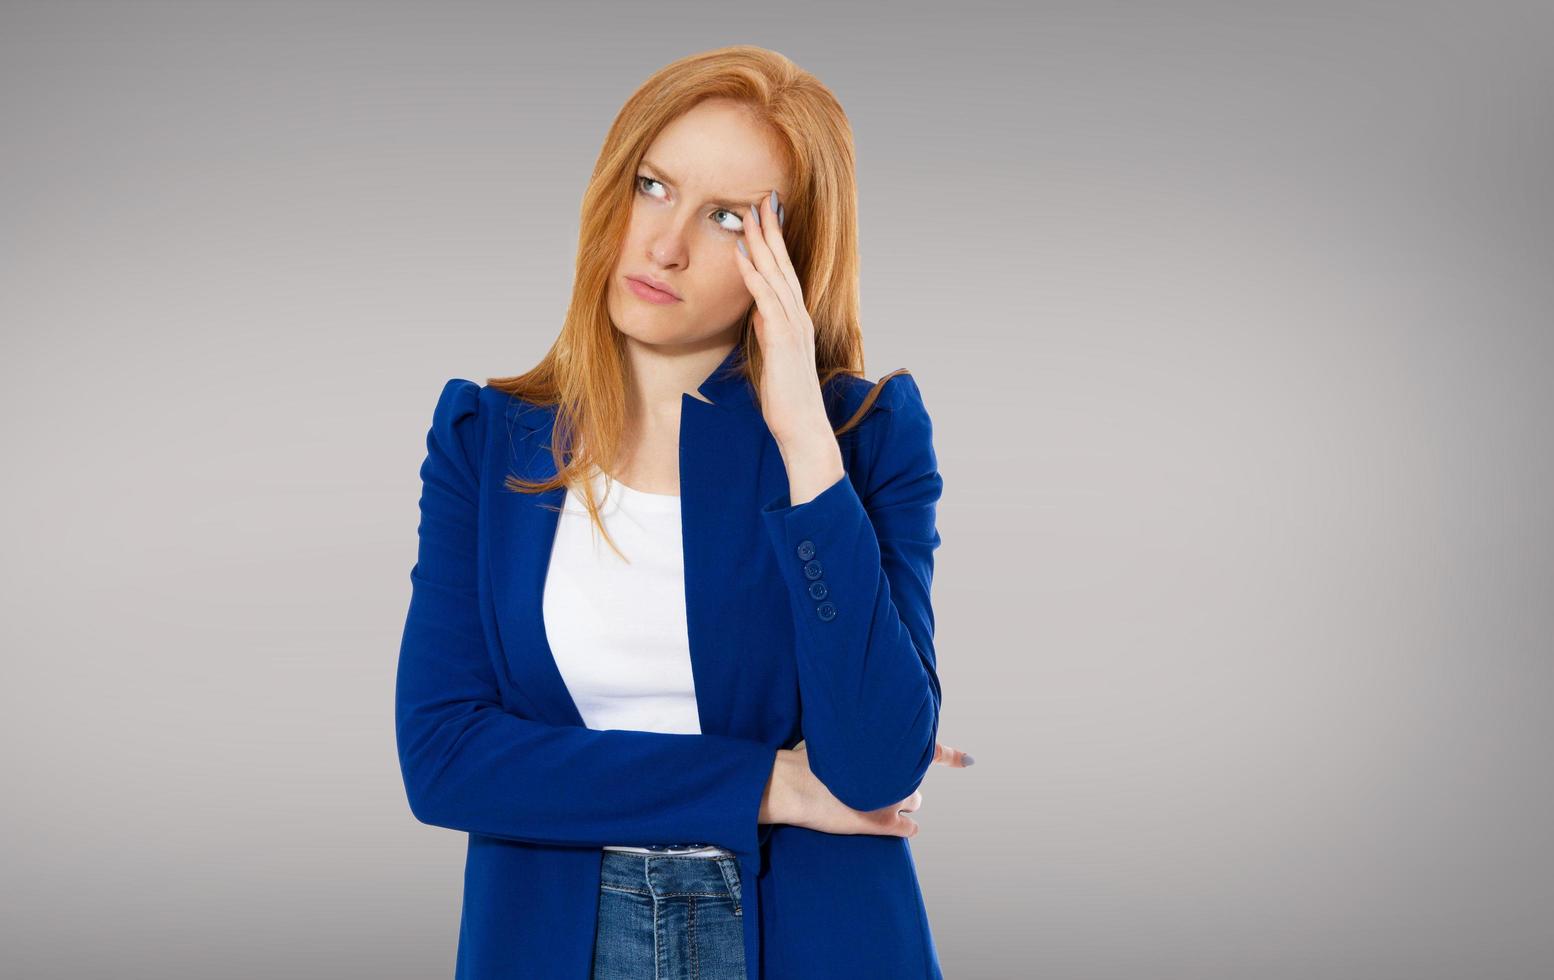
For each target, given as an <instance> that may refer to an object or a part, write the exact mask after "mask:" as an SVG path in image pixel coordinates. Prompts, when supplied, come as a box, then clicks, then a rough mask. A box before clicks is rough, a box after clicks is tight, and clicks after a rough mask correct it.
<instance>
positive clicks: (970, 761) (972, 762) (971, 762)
mask: <svg viewBox="0 0 1554 980" xmlns="http://www.w3.org/2000/svg"><path fill="white" fill-rule="evenodd" d="M961 758H962V759H965V760H966V765H968V766H970V765H975V764H976V761H977V760H975V759H973V758H972V757H971V756H969V755H966V754H965V753H961Z"/></svg>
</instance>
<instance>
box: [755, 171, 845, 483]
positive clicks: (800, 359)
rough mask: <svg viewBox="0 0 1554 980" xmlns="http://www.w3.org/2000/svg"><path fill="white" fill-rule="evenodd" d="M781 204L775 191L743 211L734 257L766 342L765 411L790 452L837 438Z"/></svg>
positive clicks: (770, 426)
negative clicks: (822, 389) (784, 233)
mask: <svg viewBox="0 0 1554 980" xmlns="http://www.w3.org/2000/svg"><path fill="white" fill-rule="evenodd" d="M779 204H780V202H778V200H777V192H776V191H773V192H772V193H770V194H768V195H767V196H765V197H763V198H762V199H761V202H760V203H759V204H757V205H755V206H753V207H751V208H750V209H749V210H748V211H747V212H746V213H745V214H742V215H740V217H742V218H744V221H745V234H744V236H743V237H741V238H739V239H737V241H738V247H736V248H735V249H734V251H735V252H736V253H737V256H736V258H735V260H734V261H735V262H737V263H738V264H739V271H740V274H741V275H743V276H744V279H745V286H746V288H748V289H749V290H750V295H752V296H754V297H755V305H756V312H755V314H754V316H753V317H752V318H751V322H752V325H753V326H754V327H755V335H756V340H757V341H758V342H759V343H760V345H761V414H762V415H763V416H765V418H766V427H767V428H768V429H770V430H771V433H772V437H773V438H774V439H776V440H777V444H778V445H779V446H780V447H782V448H783V450H784V452H785V453H786V452H790V451H794V450H798V449H801V448H803V447H804V446H805V445H806V444H807V443H808V442H809V441H810V440H813V441H814V443H815V444H816V445H821V446H823V445H825V444H826V443H827V442H828V441H834V437H833V435H832V430H831V420H830V418H829V417H828V416H827V415H826V407H825V400H824V398H823V397H822V396H821V393H820V379H819V376H818V375H817V373H816V370H815V324H814V322H813V321H812V320H810V318H809V311H808V310H807V309H806V308H805V306H804V291H803V288H802V287H801V286H800V285H799V277H798V274H797V273H796V272H794V271H793V263H792V262H791V261H790V260H789V258H788V247H787V245H786V244H784V242H783V240H782V218H780V217H779V216H778V213H777V211H776V210H775V208H776V207H777V206H778V205H779ZM783 217H786V215H785V214H784V215H783ZM747 250H748V251H747Z"/></svg>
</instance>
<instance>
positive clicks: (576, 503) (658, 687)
mask: <svg viewBox="0 0 1554 980" xmlns="http://www.w3.org/2000/svg"><path fill="white" fill-rule="evenodd" d="M593 486H594V497H595V499H596V500H599V501H600V507H599V519H600V520H601V521H602V522H603V523H604V525H605V526H606V527H607V528H609V530H610V537H611V538H613V539H614V541H615V545H616V547H618V548H619V549H620V550H621V551H622V552H624V553H625V555H626V558H627V559H629V563H628V562H626V561H622V560H621V558H620V556H619V555H617V554H616V553H615V552H614V551H613V550H611V548H610V546H609V544H607V543H606V542H605V540H604V538H603V537H601V536H600V535H599V532H598V530H597V529H595V528H594V527H593V524H592V522H591V521H590V520H589V517H588V511H587V509H586V508H585V507H584V506H583V502H582V500H581V499H579V498H578V497H577V496H576V495H575V494H574V492H573V491H572V490H571V489H570V488H569V489H568V490H567V494H566V501H565V504H564V506H563V508H562V511H561V513H560V514H559V515H558V519H557V524H556V538H555V544H554V545H553V547H552V549H551V553H550V568H549V571H548V572H547V573H546V577H545V593H544V599H543V608H544V617H545V634H546V637H547V639H548V640H549V643H550V649H551V653H553V654H554V655H555V658H556V666H557V667H558V668H559V669H560V671H561V677H562V679H563V680H564V681H565V682H566V686H567V690H568V692H569V693H570V694H571V695H572V700H573V701H574V702H575V703H576V704H577V710H578V713H579V714H581V715H582V716H583V723H584V724H585V725H587V726H588V727H589V728H593V729H600V730H603V729H607V728H617V729H629V730H634V731H646V732H678V733H689V734H693V735H699V734H701V720H700V718H699V717H698V715H697V713H696V685H695V680H694V678H693V676H692V673H691V650H690V642H689V639H688V636H689V633H688V630H687V627H686V618H685V551H684V546H683V543H682V540H681V527H680V498H679V497H678V496H676V495H674V494H663V493H648V492H646V491H643V490H634V489H632V488H631V487H628V486H626V485H625V484H624V483H621V482H620V481H618V480H610V481H609V483H608V487H606V479H605V476H604V474H603V473H601V472H599V471H598V470H595V472H594V476H593ZM663 844H664V845H676V844H678V842H675V841H665V842H663ZM604 849H605V850H607V851H629V852H632V853H641V854H658V853H665V851H664V850H663V849H661V848H658V847H655V848H646V847H634V846H629V845H624V844H619V845H617V844H610V845H606V846H605V848H604ZM668 852H669V853H674V854H680V855H686V854H694V855H728V854H730V852H729V851H727V850H725V849H723V848H721V847H716V846H699V847H690V846H672V847H671V848H670V850H669V851H668Z"/></svg>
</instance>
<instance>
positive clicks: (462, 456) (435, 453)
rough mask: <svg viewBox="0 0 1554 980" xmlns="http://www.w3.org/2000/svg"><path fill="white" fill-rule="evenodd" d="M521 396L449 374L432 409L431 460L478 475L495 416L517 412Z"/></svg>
mask: <svg viewBox="0 0 1554 980" xmlns="http://www.w3.org/2000/svg"><path fill="white" fill-rule="evenodd" d="M523 404H527V403H523V402H520V400H519V399H517V398H514V397H513V396H511V395H509V394H507V393H506V392H503V391H500V390H498V389H496V388H492V387H490V386H489V385H482V384H477V383H476V382H474V381H470V380H468V379H466V378H449V379H448V380H447V381H445V382H443V386H442V390H441V391H440V392H438V395H437V404H436V407H434V408H433V409H432V424H431V429H430V430H429V431H428V432H427V436H426V444H427V450H428V452H429V454H430V455H429V461H430V462H432V463H433V464H434V465H437V466H441V467H443V468H451V469H453V470H455V471H456V475H458V476H461V477H464V478H467V479H471V480H472V479H474V477H475V474H476V472H477V470H478V465H479V460H480V459H481V458H482V455H483V452H482V447H484V446H485V444H486V440H487V432H488V430H489V429H490V426H491V420H493V419H501V418H503V417H504V416H509V415H511V414H513V413H515V412H516V411H517V410H518V409H519V408H520V406H521V405H523Z"/></svg>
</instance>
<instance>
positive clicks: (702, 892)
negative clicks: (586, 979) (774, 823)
mask: <svg viewBox="0 0 1554 980" xmlns="http://www.w3.org/2000/svg"><path fill="white" fill-rule="evenodd" d="M602 854H603V858H602V860H603V866H602V874H601V876H600V881H599V920H598V926H597V933H596V935H595V937H594V965H593V978H594V980H744V978H745V938H744V910H743V908H742V907H741V906H740V893H739V886H740V882H739V861H738V859H737V858H734V857H720V856H717V855H709V856H706V857H690V856H684V855H673V854H628V853H623V852H620V851H603V852H602Z"/></svg>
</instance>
